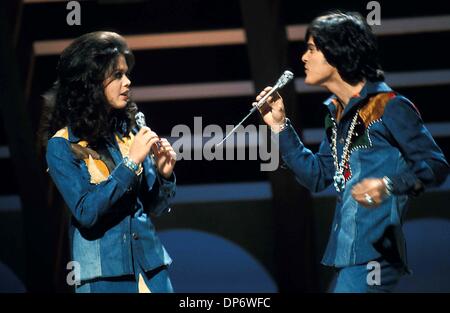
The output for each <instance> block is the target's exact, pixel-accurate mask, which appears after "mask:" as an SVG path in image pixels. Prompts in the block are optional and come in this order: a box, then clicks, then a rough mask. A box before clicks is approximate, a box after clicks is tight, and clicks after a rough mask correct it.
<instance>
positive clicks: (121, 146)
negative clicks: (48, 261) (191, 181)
mask: <svg viewBox="0 0 450 313" xmlns="http://www.w3.org/2000/svg"><path fill="white" fill-rule="evenodd" d="M133 65H134V57H133V54H132V53H131V51H130V50H129V49H128V46H127V44H126V42H125V40H124V39H123V38H122V37H121V36H120V35H118V34H116V33H113V32H93V33H89V34H85V35H83V36H81V37H79V38H77V39H75V40H74V41H73V42H72V43H71V44H70V45H69V46H68V47H67V48H66V49H65V50H64V51H63V52H62V54H61V57H60V60H59V63H58V71H57V80H56V82H55V84H54V86H53V88H52V89H51V90H50V92H49V93H48V94H47V95H46V97H45V99H46V104H45V106H46V107H45V111H44V112H45V113H44V116H43V121H42V122H43V124H42V125H43V126H42V134H43V138H42V139H43V142H44V144H45V145H46V146H47V154H46V159H47V164H48V171H49V173H50V176H51V178H52V179H53V182H54V183H55V185H56V187H57V188H58V190H59V191H60V193H61V195H62V197H63V198H64V200H65V203H66V204H67V206H68V208H69V209H70V212H71V215H72V219H71V224H70V236H69V237H70V245H71V254H72V259H73V261H75V262H77V265H78V266H76V267H75V269H76V270H75V278H76V282H77V284H76V291H77V292H172V291H173V290H172V286H171V282H170V279H169V277H168V274H167V267H168V265H169V264H170V263H171V259H170V257H169V255H168V254H167V252H166V250H165V249H164V247H163V246H162V244H161V242H160V240H159V239H158V237H157V235H156V234H155V228H154V226H153V224H152V221H151V219H150V215H155V216H158V215H160V214H162V213H163V212H166V211H168V210H170V208H169V204H170V201H171V200H172V198H173V197H174V195H175V174H174V173H173V169H174V166H175V162H176V154H175V152H174V150H173V148H172V147H171V145H170V144H169V142H168V141H167V140H166V139H164V138H159V137H158V135H157V134H156V133H154V132H153V131H151V130H150V128H148V127H145V126H144V127H141V128H140V129H139V131H138V130H137V128H136V121H135V113H136V111H137V107H136V105H135V104H134V103H133V102H132V101H131V98H130V84H131V82H130V80H129V78H128V75H129V72H130V71H131V68H132V66H133Z"/></svg>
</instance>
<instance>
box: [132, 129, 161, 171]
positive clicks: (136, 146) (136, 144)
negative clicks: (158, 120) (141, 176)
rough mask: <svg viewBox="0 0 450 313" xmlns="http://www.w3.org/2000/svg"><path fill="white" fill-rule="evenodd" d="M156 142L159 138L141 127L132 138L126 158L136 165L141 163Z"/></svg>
mask: <svg viewBox="0 0 450 313" xmlns="http://www.w3.org/2000/svg"><path fill="white" fill-rule="evenodd" d="M158 141H159V137H158V135H157V134H156V133H155V132H153V131H151V130H150V128H148V127H146V126H144V127H142V128H141V129H140V130H139V132H138V133H137V134H136V136H134V140H133V143H132V144H131V147H130V151H129V153H128V157H129V158H130V159H131V160H132V161H133V162H135V163H136V164H140V163H142V162H143V161H144V159H145V157H146V156H147V155H148V153H149V152H150V149H151V148H152V146H153V145H155V144H156V143H157V142H158Z"/></svg>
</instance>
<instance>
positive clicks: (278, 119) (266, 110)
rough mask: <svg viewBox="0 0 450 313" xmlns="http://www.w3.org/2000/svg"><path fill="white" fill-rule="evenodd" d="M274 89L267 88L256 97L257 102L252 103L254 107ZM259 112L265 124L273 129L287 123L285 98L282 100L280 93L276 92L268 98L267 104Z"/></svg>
mask: <svg viewBox="0 0 450 313" xmlns="http://www.w3.org/2000/svg"><path fill="white" fill-rule="evenodd" d="M271 89H272V87H266V88H264V90H263V91H261V93H260V94H259V95H258V96H257V97H256V102H253V103H252V106H256V104H257V103H258V101H259V100H261V99H262V98H263V97H264V96H265V95H266V94H267V93H268V92H269V91H270V90H271ZM259 112H261V115H262V117H263V119H264V122H265V123H266V124H267V125H269V126H270V127H271V128H274V127H277V126H280V125H282V124H284V123H285V121H286V113H285V111H284V103H283V98H281V96H280V94H279V93H278V92H274V93H273V94H272V95H271V96H270V97H268V98H267V100H266V102H265V103H264V104H263V105H262V106H261V107H260V108H259Z"/></svg>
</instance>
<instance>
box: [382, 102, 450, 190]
mask: <svg viewBox="0 0 450 313" xmlns="http://www.w3.org/2000/svg"><path fill="white" fill-rule="evenodd" d="M382 121H383V123H384V125H385V126H386V127H387V129H388V130H389V132H390V134H391V135H392V137H393V138H394V140H395V144H396V145H397V147H398V148H399V150H400V151H401V153H402V155H403V157H404V158H405V160H406V161H407V162H408V164H409V168H408V169H407V170H405V171H404V172H402V173H399V174H397V175H396V176H394V177H390V179H391V181H392V184H393V193H394V194H410V195H416V194H418V193H420V192H422V191H423V190H424V188H425V187H431V186H437V185H440V184H441V183H443V182H444V181H445V179H446V178H447V176H448V173H449V165H448V163H447V161H446V160H445V157H444V154H443V153H442V151H441V149H440V148H439V147H438V145H437V144H436V142H435V141H434V139H433V137H432V136H431V134H430V132H429V131H428V129H427V128H426V127H425V125H424V123H423V121H422V118H421V117H420V114H419V112H418V111H417V109H415V107H414V105H413V104H412V103H411V102H410V101H409V100H408V99H406V98H404V97H401V96H397V97H395V98H394V99H392V100H391V101H389V103H388V104H387V105H386V108H385V111H384V114H383V118H382Z"/></svg>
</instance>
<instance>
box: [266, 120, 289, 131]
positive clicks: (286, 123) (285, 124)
mask: <svg viewBox="0 0 450 313" xmlns="http://www.w3.org/2000/svg"><path fill="white" fill-rule="evenodd" d="M288 121H289V119H288V118H287V117H285V118H284V123H282V124H277V125H276V127H277V128H275V127H272V126H271V127H270V130H271V131H272V132H274V133H276V134H277V133H279V132H281V131H282V130H284V129H285V128H287V126H288Z"/></svg>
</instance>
